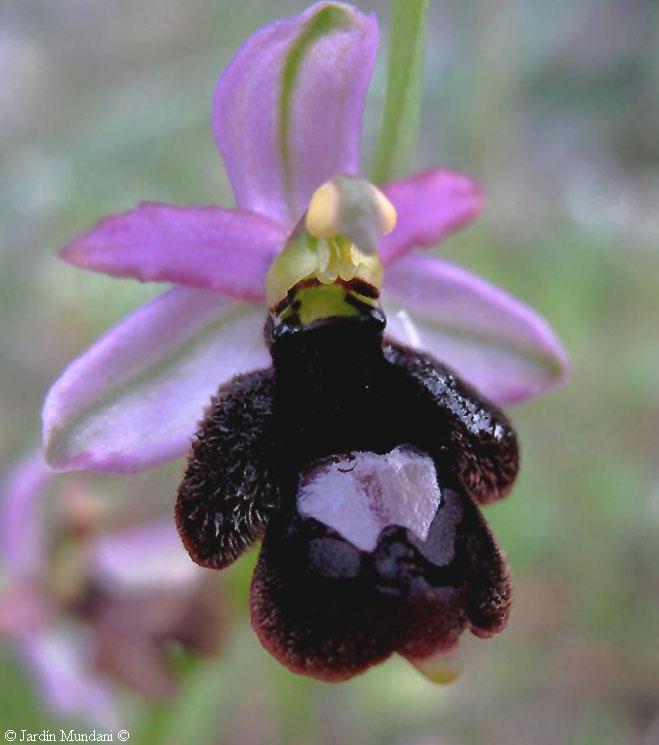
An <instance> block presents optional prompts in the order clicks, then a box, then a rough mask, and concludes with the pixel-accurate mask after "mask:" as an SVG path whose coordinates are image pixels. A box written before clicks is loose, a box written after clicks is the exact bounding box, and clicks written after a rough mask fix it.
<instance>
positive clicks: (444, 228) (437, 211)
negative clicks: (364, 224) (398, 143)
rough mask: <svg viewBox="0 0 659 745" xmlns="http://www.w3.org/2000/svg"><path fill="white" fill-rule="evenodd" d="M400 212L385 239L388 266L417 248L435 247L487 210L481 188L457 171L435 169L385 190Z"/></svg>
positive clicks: (382, 250) (383, 248)
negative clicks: (483, 210)
mask: <svg viewBox="0 0 659 745" xmlns="http://www.w3.org/2000/svg"><path fill="white" fill-rule="evenodd" d="M383 191H384V193H385V194H386V195H387V196H388V197H389V199H390V200H391V202H392V203H393V205H394V207H395V208H396V211H397V212H398V222H397V223H396V227H395V229H394V231H393V232H392V233H390V234H389V235H388V236H386V237H385V238H383V239H382V243H381V246H380V255H381V256H382V260H383V261H384V263H385V264H387V263H389V262H391V261H393V260H394V259H396V258H397V257H398V256H401V255H402V254H404V253H405V252H406V251H409V250H410V249H411V248H414V247H415V246H433V245H435V244H436V243H439V242H440V241H442V240H443V239H444V238H445V236H447V235H448V234H449V233H452V232H453V231H455V230H459V229H460V228H464V227H466V226H467V225H470V224H471V223H472V222H473V221H474V220H475V219H476V218H477V217H478V214H479V213H480V211H481V207H482V206H483V194H482V192H481V190H480V188H479V187H478V185H477V184H476V183H475V182H473V181H472V180H471V179H470V178H468V177H467V176H463V175H462V174H461V173H457V172H456V171H445V170H443V169H441V168H434V169H433V170H430V171H425V172H424V173H418V174H416V175H415V176H411V177H410V178H408V179H405V180H403V181H395V182H393V183H391V184H387V185H386V186H385V187H383Z"/></svg>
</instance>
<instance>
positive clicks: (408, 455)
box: [297, 447, 441, 551]
mask: <svg viewBox="0 0 659 745" xmlns="http://www.w3.org/2000/svg"><path fill="white" fill-rule="evenodd" d="M440 503H441V491H440V488H439V485H438V483H437V473H436V471H435V464H434V463H433V460H432V458H430V457H429V456H427V455H423V454H422V453H419V452H417V451H415V450H413V449H412V448H409V447H397V448H395V449H394V450H392V451H391V452H390V453H386V454H384V455H379V454H377V453H371V452H356V453H352V454H350V455H347V456H342V457H341V459H340V460H339V459H334V460H327V461H325V462H323V463H320V464H318V465H315V466H313V467H312V468H310V469H309V470H308V471H307V472H306V473H305V474H303V476H302V478H301V479H300V488H299V491H298V497H297V508H298V512H299V513H300V514H301V515H302V516H303V517H313V518H315V519H316V520H318V521H320V522H322V523H324V524H325V525H327V526H328V527H330V528H332V529H334V530H336V532H337V533H339V534H340V535H341V536H343V538H345V539H346V540H347V541H350V543H352V544H353V545H354V546H356V547H357V548H359V549H361V550H362V551H373V550H374V549H375V547H376V545H377V542H378V536H379V535H380V533H381V532H382V530H383V529H384V528H386V527H387V526H388V525H399V526H401V527H403V528H408V529H409V530H411V531H412V532H413V533H414V535H416V536H417V538H419V540H421V541H425V540H426V538H427V537H428V531H429V529H430V524H431V523H432V520H433V518H434V517H435V514H436V513H437V509H438V508H439V505H440Z"/></svg>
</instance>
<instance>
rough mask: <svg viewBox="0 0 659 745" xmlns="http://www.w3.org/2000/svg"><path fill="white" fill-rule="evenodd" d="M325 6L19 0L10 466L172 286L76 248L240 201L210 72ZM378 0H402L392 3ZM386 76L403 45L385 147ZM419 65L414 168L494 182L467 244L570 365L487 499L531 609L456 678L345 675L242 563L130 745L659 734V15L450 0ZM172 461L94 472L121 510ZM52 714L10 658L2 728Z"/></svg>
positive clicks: (12, 109) (155, 486)
mask: <svg viewBox="0 0 659 745" xmlns="http://www.w3.org/2000/svg"><path fill="white" fill-rule="evenodd" d="M303 5H304V4H303V3H302V2H293V1H292V0H291V1H287V0H270V1H269V2H267V3H266V2H263V1H261V2H258V1H257V0H242V1H241V2H240V3H239V4H238V3H236V2H234V0H187V2H185V3H175V2H167V0H85V2H84V3H83V2H79V0H53V1H52V2H40V1H39V0H5V2H4V3H3V5H2V8H1V9H0V69H1V70H2V71H3V73H4V75H3V80H4V81H5V84H4V85H3V90H2V91H0V140H1V141H2V144H3V147H2V149H1V150H0V167H1V168H2V174H3V177H2V180H1V181H0V214H1V215H2V235H3V238H4V239H3V244H2V251H1V254H0V311H1V313H2V324H1V326H0V344H1V345H2V350H3V364H2V370H1V376H2V377H1V380H0V410H1V411H2V425H1V426H0V459H1V460H2V462H4V463H8V462H10V461H11V459H13V458H14V457H16V456H18V455H19V454H22V453H23V452H25V450H26V449H29V448H31V447H33V446H34V442H35V440H36V438H37V437H38V426H39V422H38V418H39V408H40V403H41V400H42V397H43V394H44V391H45V390H46V388H47V386H48V385H49V383H50V382H51V381H52V380H53V379H54V377H55V376H56V375H57V373H58V372H59V371H60V370H61V368H62V367H63V366H64V365H65V364H66V362H67V361H68V360H69V359H71V358H72V357H73V356H75V354H77V353H78V352H79V351H80V350H82V349H83V348H84V347H85V346H86V345H87V344H88V343H89V342H91V341H92V340H93V339H94V337H95V336H96V335H97V334H98V333H99V332H101V331H102V330H103V329H105V328H106V327H107V326H108V325H109V324H111V323H113V322H114V321H115V320H117V319H119V318H120V317H121V316H122V315H123V314H124V313H126V312H127V311H128V310H130V309H131V308H133V307H135V306H136V305H138V304H139V303H140V302H141V301H142V300H144V299H145V298H147V297H150V296H151V295H153V294H154V293H155V292H157V291H158V289H159V288H157V287H155V286H141V285H139V284H137V283H133V282H128V281H124V282H118V281H116V280H112V279H108V278H104V277H100V276H94V275H91V274H85V273H84V272H80V271H77V270H75V269H72V268H69V267H67V266H65V265H63V264H61V263H58V262H57V261H56V259H55V253H56V250H57V247H58V245H60V244H61V243H62V242H63V241H64V240H65V239H66V238H67V237H69V236H71V235H73V234H75V233H76V231H79V230H80V229H83V228H85V227H87V226H88V225H89V224H90V223H91V222H93V221H94V220H96V219H97V218H99V217H100V216H102V215H104V214H106V213H109V212H115V211H119V210H122V209H125V208H128V207H131V206H132V205H133V204H134V203H135V202H137V201H139V200H142V199H148V200H163V201H172V202H178V203H185V202H202V203H204V202H224V203H228V201H229V199H230V195H229V189H228V185H227V182H226V178H225V176H224V174H223V171H222V168H221V165H220V161H219V158H218V157H217V156H216V154H215V151H214V147H213V143H212V140H211V137H210V133H209V101H210V94H211V90H212V86H213V83H214V78H215V76H216V74H217V72H218V71H219V70H220V69H221V68H222V67H223V66H224V64H225V63H226V62H227V61H228V59H229V57H230V55H231V53H232V50H233V49H235V47H236V46H237V45H238V43H239V42H240V41H241V40H242V39H243V38H244V37H246V36H247V35H248V34H249V33H250V32H251V31H253V30H254V29H255V28H256V27H257V26H259V25H260V24H262V23H264V22H266V21H268V20H269V19H271V18H272V17H275V16H279V15H284V14H287V13H292V12H296V11H298V10H300V9H301V8H302V7H303ZM362 6H363V7H366V8H369V7H372V8H375V9H376V10H378V11H379V13H380V18H381V19H385V18H386V12H387V3H385V2H375V0H366V1H365V2H364V3H362ZM383 38H386V36H384V35H383ZM385 68H386V59H385V57H384V55H381V56H380V60H379V69H378V73H377V76H376V80H375V83H374V85H373V87H372V89H371V96H370V99H369V106H368V117H369V119H368V121H369V124H368V131H369V137H368V138H366V139H367V141H368V143H369V144H371V143H372V142H373V140H374V139H375V138H374V136H373V135H374V133H375V131H376V127H377V123H378V121H379V117H380V116H381V112H382V106H383V98H384V71H385ZM425 81H426V82H425V94H424V109H423V114H422V121H421V136H420V141H419V146H418V149H417V164H418V165H424V164H431V163H442V164H444V165H447V166H450V167H455V168H460V169H463V170H467V171H469V172H471V173H472V174H474V175H475V176H476V177H477V178H478V179H479V180H480V181H481V183H482V184H483V186H484V189H485V192H486V194H487V195H488V198H489V201H488V206H487V208H486V211H485V214H484V217H483V219H482V220H481V221H480V222H479V224H478V225H477V226H475V227H473V228H471V229H469V230H468V231H466V232H465V233H463V234H461V235H458V236H455V237H453V238H451V239H450V240H449V241H447V244H446V246H445V249H444V250H445V255H447V256H448V257H449V258H451V259H452V260H455V261H456V262H459V263H461V264H464V265H466V266H468V267H470V268H472V269H474V270H476V271H478V272H479V273H480V274H482V275H484V276H486V277H488V278H489V279H491V280H493V281H495V282H498V283H499V284H501V285H502V286H504V287H505V288H507V289H509V290H510V291H512V292H514V293H515V294H517V295H519V296H520V297H522V298H523V299H525V300H526V301H528V302H530V303H531V304H533V305H534V306H536V307H538V308H539V309H540V310H541V311H542V312H543V313H545V314H546V316H547V317H548V318H549V319H550V320H551V322H552V324H553V325H554V326H555V327H556V329H557V330H558V331H559V333H560V334H561V336H562V338H563V339H564V340H565V342H566V344H567V346H568V348H569V349H570V352H571V355H572V358H573V362H574V372H573V375H572V379H571V381H570V383H569V385H568V386H567V387H565V388H564V389H563V390H561V391H559V392H557V393H555V394H553V395H551V396H550V397H548V398H547V399H545V400H542V401H539V402H534V403H530V404H527V405H525V406H523V407H521V408H519V409H517V410H515V411H513V412H512V415H513V417H514V419H515V421H516V422H517V424H518V425H519V430H520V438H521V442H522V446H523V472H522V476H521V479H520V482H519V485H518V487H517V489H516V490H515V492H514V493H513V495H512V496H511V497H510V498H509V499H507V500H506V501H505V502H503V503H502V504H500V505H496V506H494V507H492V508H490V509H488V511H487V516H488V518H489V519H490V520H491V521H492V523H493V525H494V527H495V530H496V532H497V533H498V535H499V537H500V539H501V541H502V543H503V545H504V546H505V547H506V549H507V551H508V554H509V557H510V561H511V564H512V567H513V570H514V575H515V580H516V604H515V606H514V609H513V616H512V620H511V624H510V627H509V629H508V630H507V631H506V633H504V634H503V635H502V636H500V637H498V638H496V639H495V640H493V641H490V642H487V643H485V642H479V641H477V640H474V639H470V640H466V643H465V645H464V647H465V652H464V654H465V658H466V660H465V668H466V669H465V674H464V675H463V677H462V679H461V680H460V681H459V682H458V683H457V684H456V685H454V686H453V687H451V688H448V689H442V688H434V687H432V686H431V685H430V684H428V683H426V682H425V681H424V680H422V679H420V678H419V677H418V676H417V674H416V673H415V672H414V671H413V670H411V669H408V667H407V666H406V665H405V664H404V663H403V662H401V661H399V660H392V661H391V662H390V663H388V664H386V665H384V666H381V667H380V668H379V669H377V670H374V671H372V672H369V673H367V674H366V675H364V676H362V677H361V678H359V679H357V680H354V681H352V682H350V683H347V684H343V685H341V686H337V687H330V686H327V685H322V684H319V683H314V682H310V681H307V680H305V679H301V678H296V677H294V676H292V675H291V674H289V673H288V672H286V671H285V670H283V669H282V668H280V667H278V666H277V665H276V663H274V662H273V661H272V660H271V659H270V658H269V657H268V656H267V654H266V653H265V652H264V651H263V650H261V648H260V647H259V646H258V642H257V641H256V639H255V637H254V636H253V634H252V633H251V632H250V630H249V628H248V623H247V621H246V620H245V616H244V609H245V599H246V584H247V578H248V576H249V566H250V564H249V560H248V561H244V562H242V563H239V565H238V566H236V567H234V568H233V569H232V570H230V582H231V585H232V587H233V588H234V590H235V592H233V594H235V596H236V599H235V602H234V603H233V607H235V614H236V617H237V622H236V626H235V629H234V631H233V632H232V633H231V634H230V636H229V638H228V640H227V645H226V649H225V652H224V654H223V655H222V657H221V658H220V659H218V660H217V661H213V662H211V663H208V664H206V665H204V666H203V667H201V668H198V669H195V670H194V671H193V672H190V673H189V674H188V675H187V677H186V681H185V684H184V694H183V695H182V696H181V697H180V698H179V699H177V700H176V701H175V702H172V703H171V704H169V705H168V706H167V707H166V708H165V710H164V714H163V711H162V707H161V711H160V713H158V710H157V709H154V710H153V711H150V710H148V708H147V707H146V705H141V704H140V705H139V706H138V705H137V704H135V703H134V702H133V703H132V704H131V706H133V707H135V706H138V710H137V711H134V712H133V716H132V717H131V722H130V723H127V726H129V727H130V728H131V730H132V731H133V732H134V736H133V738H132V739H131V742H141V741H142V742H145V743H156V742H158V743H171V744H172V745H179V743H183V742H192V741H194V742H195V743H199V744H204V743H207V744H208V745H219V744H220V743H222V744H224V743H246V744H247V743H254V744H257V743H268V745H273V744H275V743H280V742H281V743H287V744H288V743H291V744H293V743H295V744H298V743H299V744H300V745H302V744H303V743H323V744H325V745H332V744H333V743H347V742H359V743H364V744H365V745H369V744H371V743H373V744H375V743H383V744H389V743H391V744H392V745H393V744H394V743H396V744H397V745H499V744H500V745H509V744H510V743H515V744H517V743H524V745H545V744H546V745H591V744H592V745H626V744H627V743H629V744H630V745H631V744H632V743H633V744H640V745H655V743H659V644H657V625H658V622H657V619H658V618H659V573H658V572H657V567H658V566H659V563H658V562H659V469H658V467H657V456H656V448H657V442H658V440H659V437H658V435H659V432H658V430H659V387H658V386H657V383H656V377H657V369H659V347H658V343H657V319H658V318H659V257H658V254H657V239H658V238H659V217H658V214H659V213H658V212H657V210H656V204H657V202H658V199H659V136H658V135H659V98H658V96H657V90H658V89H659V6H658V5H657V3H656V0H554V1H553V2H546V0H508V1H507V2H505V3H501V2H497V1H496V0H463V1H462V2H460V3H457V2H452V1H451V0H433V2H432V3H431V15H430V27H429V36H428V44H427V62H426V76H425ZM178 468H179V466H178V465H177V466H175V467H174V468H169V469H163V470H162V471H159V472H157V473H155V474H151V475H149V476H136V477H131V478H115V479H112V478H108V477H105V478H101V477H98V478H97V482H98V486H99V488H100V489H102V490H104V491H105V492H107V493H109V494H116V495H117V498H121V499H124V500H128V499H129V496H130V493H131V492H132V491H133V490H134V488H135V484H136V483H137V484H138V485H139V489H140V490H141V491H145V490H146V489H147V488H148V489H152V490H153V492H152V493H153V494H154V499H155V500H158V502H159V504H160V505H162V509H163V510H168V509H170V505H171V501H172V498H173V497H172V493H173V488H174V484H175V482H176V471H177V470H178ZM122 494H124V495H126V496H124V497H121V496H120V495H122ZM133 723H134V724H133ZM46 724H50V725H51V726H56V723H55V722H54V721H53V720H52V719H51V718H50V715H48V714H46V713H44V712H43V711H42V710H41V704H40V701H39V699H38V698H36V697H35V695H34V693H33V692H32V684H31V682H30V681H29V680H28V679H27V678H26V676H25V673H24V672H22V670H21V669H20V667H18V665H17V664H16V661H15V660H14V659H13V656H12V652H11V650H6V651H5V652H4V653H3V655H2V658H1V664H0V731H1V730H3V729H4V728H5V727H9V726H12V727H14V728H15V729H18V730H20V729H21V728H23V727H25V728H27V729H32V730H39V729H40V728H41V727H43V726H46Z"/></svg>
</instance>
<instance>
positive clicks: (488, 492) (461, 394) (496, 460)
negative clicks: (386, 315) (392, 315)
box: [384, 344, 519, 504]
mask: <svg viewBox="0 0 659 745" xmlns="http://www.w3.org/2000/svg"><path fill="white" fill-rule="evenodd" d="M384 353H385V358H386V360H387V362H388V363H389V365H390V373H391V380H390V391H389V395H390V404H391V408H392V412H391V415H392V417H394V418H395V419H396V420H399V421H401V422H410V423H411V426H412V430H411V431H410V432H409V434H407V433H406V432H405V431H401V432H400V436H401V438H402V439H403V441H409V442H411V443H413V444H414V445H416V446H417V447H419V448H421V449H422V450H425V451H427V452H428V453H430V454H432V455H433V457H435V458H436V459H437V460H438V462H439V463H441V464H444V465H446V466H448V467H449V468H450V469H451V470H452V471H453V472H454V473H455V475H456V476H457V478H458V479H459V481H460V483H461V484H462V486H463V487H464V488H465V489H466V490H467V492H468V493H469V494H470V495H471V496H472V497H474V498H475V499H476V500H477V501H478V502H480V503H481V504H487V503H489V502H493V501H495V500H497V499H501V498H502V497H504V496H505V495H506V494H508V492H509V491H510V489H511V488H512V485H513V483H514V481H515V478H516V476H517V471H518V467H519V453H518V448H517V437H516V435H515V430H514V429H513V426H512V425H511V423H510V421H509V420H508V418H507V417H506V416H505V414H504V413H503V412H502V411H501V410H500V409H499V408H498V407H497V406H496V405H495V404H493V403H492V402H490V401H488V400H487V399H485V398H484V397H483V396H481V395H480V394H479V393H478V391H476V390H475V389H474V388H473V387H472V386H470V385H469V384H468V383H465V382H464V381H463V380H461V379H460V378H459V377H457V375H455V373H453V371H452V370H451V369H450V368H447V367H446V366H445V365H443V364H441V363H440V362H438V361H437V360H435V359H434V358H433V357H431V356H430V355H428V354H422V353H419V352H416V351H414V350H412V349H409V348H407V347H403V346H399V345H395V344H386V345H385V348H384ZM408 426H409V425H408Z"/></svg>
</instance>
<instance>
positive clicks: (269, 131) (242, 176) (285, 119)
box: [212, 2, 378, 224]
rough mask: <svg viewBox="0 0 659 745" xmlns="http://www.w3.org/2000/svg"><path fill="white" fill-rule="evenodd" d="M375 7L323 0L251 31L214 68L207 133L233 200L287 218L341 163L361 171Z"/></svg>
mask: <svg viewBox="0 0 659 745" xmlns="http://www.w3.org/2000/svg"><path fill="white" fill-rule="evenodd" d="M377 43H378V32H377V23H376V20H375V17H374V16H365V15H363V14H362V13H360V12H359V11H357V10H356V9H355V8H353V7H352V6H350V5H346V4H344V3H336V2H320V3H317V4H316V5H313V6H312V7H311V8H309V9H308V10H306V11H305V12H304V13H302V14H301V15H299V16H295V17H293V18H287V19H283V20H279V21H275V22H274V23H272V24H270V25H269V26H266V27H265V28H263V29H261V30H260V31H257V32H256V33H255V34H254V35H253V36H251V37H250V38H249V39H248V40H247V41H246V42H245V43H244V44H243V46H242V47H241V48H240V49H239V50H238V53H237V54H236V56H235V57H234V58H233V60H232V61H231V63H230V64H229V66H228V67H227V69H226V71H225V72H224V73H223V74H222V76H221V77H220V79H219V81H218V83H217V87H216V89H215V97H214V102H213V119H212V125H213V133H214V135H215V140H216V142H217V145H218V148H219V149H220V152H221V153H222V157H223V158H224V163H225V165H226V169H227V172H228V174H229V178H230V180H231V183H232V185H233V190H234V194H235V196H236V202H237V204H238V206H239V207H241V208H242V209H248V210H253V211H255V212H259V213H261V214H264V215H267V216H268V217H270V218H272V219H274V220H277V221H280V222H285V223H288V224H293V223H295V222H296V221H297V219H298V218H299V217H300V215H301V214H302V212H303V211H304V210H305V209H306V207H307V203H308V201H309V197H310V196H311V194H312V193H313V191H314V190H315V189H316V188H317V187H318V186H319V185H320V184H321V183H323V182H324V181H327V180H328V179H330V178H332V176H335V175H337V174H339V173H348V174H350V173H358V171H359V139H360V133H361V119H362V113H363V108H364V99H365V96H366V90H367V88H368V84H369V81H370V78H371V73H372V70H373V65H374V62H375V55H376V52H377Z"/></svg>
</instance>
